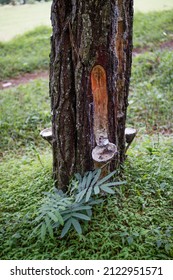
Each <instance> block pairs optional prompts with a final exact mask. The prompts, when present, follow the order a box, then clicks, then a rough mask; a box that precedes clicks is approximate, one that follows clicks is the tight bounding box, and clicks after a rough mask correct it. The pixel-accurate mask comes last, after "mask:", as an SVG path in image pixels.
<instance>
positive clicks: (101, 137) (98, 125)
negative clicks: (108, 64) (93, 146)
mask: <svg viewBox="0 0 173 280" xmlns="http://www.w3.org/2000/svg"><path fill="white" fill-rule="evenodd" d="M91 87H92V93H93V100H94V134H95V138H96V143H97V145H98V146H104V145H105V144H107V143H108V95H107V86H106V72H105V70H104V68H103V67H102V66H101V65H96V66H94V68H93V69H92V71H91ZM105 142H107V143H105Z"/></svg>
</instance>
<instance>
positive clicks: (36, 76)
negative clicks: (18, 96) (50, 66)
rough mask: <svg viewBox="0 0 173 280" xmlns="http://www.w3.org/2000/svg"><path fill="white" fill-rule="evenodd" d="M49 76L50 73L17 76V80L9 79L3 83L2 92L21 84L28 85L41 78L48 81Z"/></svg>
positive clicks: (41, 72)
mask: <svg viewBox="0 0 173 280" xmlns="http://www.w3.org/2000/svg"><path fill="white" fill-rule="evenodd" d="M48 76H49V73H48V71H39V72H34V73H25V74H23V75H20V76H17V77H16V78H9V79H6V80H5V81H1V82H0V90H1V89H6V88H10V87H15V86H18V85H20V84H26V83H28V82H30V81H32V80H35V79H39V78H43V79H47V78H48Z"/></svg>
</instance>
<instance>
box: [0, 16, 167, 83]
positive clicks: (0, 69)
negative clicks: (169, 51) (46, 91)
mask: <svg viewBox="0 0 173 280" xmlns="http://www.w3.org/2000/svg"><path fill="white" fill-rule="evenodd" d="M50 34H51V29H50V28H49V27H46V26H45V27H44V26H42V27H38V28H36V29H34V30H33V31H29V32H27V33H26V34H24V35H21V36H18V37H17V38H15V39H13V40H11V41H9V42H6V43H3V42H1V43H0V51H1V57H0V80H5V79H8V78H10V77H15V76H18V75H20V74H22V73H28V72H33V71H37V70H40V69H48V65H49V53H50ZM172 38H173V10H170V11H164V12H157V13H150V14H141V13H137V14H136V15H135V20H134V47H146V46H149V47H150V49H151V50H153V49H154V48H158V47H159V45H160V43H162V42H165V41H170V40H171V39H172Z"/></svg>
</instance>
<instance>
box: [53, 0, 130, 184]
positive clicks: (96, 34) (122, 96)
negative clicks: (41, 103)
mask: <svg viewBox="0 0 173 280" xmlns="http://www.w3.org/2000/svg"><path fill="white" fill-rule="evenodd" d="M51 20H52V27H53V34H52V37H51V55H50V96H51V106H52V133H53V172H54V178H55V179H56V181H57V186H58V188H65V186H67V184H68V183H69V179H70V178H71V176H72V175H73V174H74V173H75V172H80V173H81V174H82V173H83V172H85V171H88V170H92V169H93V168H94V160H93V156H92V152H93V149H94V148H95V147H96V146H98V148H99V147H105V146H106V145H107V143H110V144H111V145H112V143H113V144H115V145H116V149H117V152H115V156H114V157H113V159H112V161H111V169H113V168H115V167H117V166H118V165H119V164H120V163H121V162H123V161H124V158H125V132H124V131H125V121H126V110H127V105H128V90H129V80H130V71H131V57H132V22H133V0H87V1H86V0H53V3H52V9H51ZM99 96H100V97H99ZM102 139H104V141H105V142H104V141H102ZM99 141H101V142H99ZM99 143H101V144H99ZM113 146H114V145H113ZM113 146H111V147H113ZM116 149H115V150H114V151H116Z"/></svg>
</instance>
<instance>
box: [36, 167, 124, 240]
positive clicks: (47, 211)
mask: <svg viewBox="0 0 173 280" xmlns="http://www.w3.org/2000/svg"><path fill="white" fill-rule="evenodd" d="M115 173H116V171H114V172H111V173H110V174H109V175H107V176H105V177H104V178H102V179H100V180H99V177H100V175H101V169H97V170H94V171H90V172H86V174H85V175H84V176H83V177H82V176H81V175H80V174H76V175H75V177H76V179H77V180H78V181H76V180H72V183H71V186H70V193H69V195H67V194H64V193H63V192H62V191H58V190H56V189H55V190H54V193H50V192H47V193H46V198H44V201H43V204H42V205H41V207H40V209H39V210H38V216H37V218H36V219H35V221H34V223H36V227H35V230H34V232H33V234H35V233H36V234H39V236H41V240H42V241H45V237H46V234H47V233H48V234H49V236H50V238H53V237H54V233H53V229H58V228H59V227H60V226H63V228H62V231H61V238H62V237H64V236H65V235H66V234H67V233H68V232H69V230H70V229H71V227H73V228H74V229H75V230H76V232H77V233H78V234H82V227H81V223H80V222H81V221H83V222H85V221H90V219H91V216H92V207H93V206H94V205H96V204H100V203H101V202H102V200H101V199H95V198H94V195H98V194H100V193H101V191H104V192H105V193H108V194H114V193H115V192H114V190H113V189H111V188H110V187H113V186H119V185H122V184H124V183H125V182H109V183H106V182H107V181H108V180H109V179H110V178H111V177H113V176H114V175H115ZM38 223H39V224H38Z"/></svg>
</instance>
